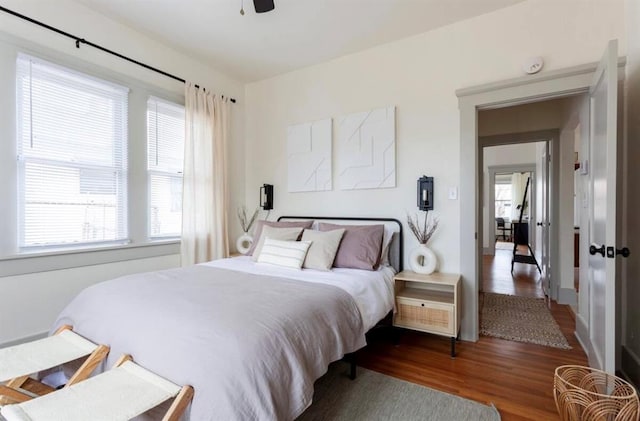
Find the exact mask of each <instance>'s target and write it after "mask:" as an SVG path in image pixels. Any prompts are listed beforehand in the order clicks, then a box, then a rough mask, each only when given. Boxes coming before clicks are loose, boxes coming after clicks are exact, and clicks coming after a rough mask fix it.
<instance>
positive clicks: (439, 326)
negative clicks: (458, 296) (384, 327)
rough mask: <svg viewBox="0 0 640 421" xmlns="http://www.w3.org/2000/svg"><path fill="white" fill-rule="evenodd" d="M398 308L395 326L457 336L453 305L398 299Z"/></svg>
mask: <svg viewBox="0 0 640 421" xmlns="http://www.w3.org/2000/svg"><path fill="white" fill-rule="evenodd" d="M396 306H397V310H398V312H397V313H396V315H395V318H394V325H396V326H400V327H407V328H411V329H416V330H423V331H426V332H433V333H443V334H447V335H450V336H456V332H455V328H454V320H455V318H454V306H453V305H448V304H441V303H436V302H432V301H424V300H416V299H412V298H404V297H397V301H396Z"/></svg>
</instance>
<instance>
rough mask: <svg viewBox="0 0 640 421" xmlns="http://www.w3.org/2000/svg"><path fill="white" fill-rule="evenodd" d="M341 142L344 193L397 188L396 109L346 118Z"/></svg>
mask: <svg viewBox="0 0 640 421" xmlns="http://www.w3.org/2000/svg"><path fill="white" fill-rule="evenodd" d="M337 138H338V141H337V142H338V143H337V148H338V185H339V187H340V189H341V190H354V189H378V188H385V187H395V186H396V125H395V107H387V108H378V109H375V110H371V111H368V112H362V113H355V114H350V115H348V116H345V117H342V118H341V119H339V120H338V127H337Z"/></svg>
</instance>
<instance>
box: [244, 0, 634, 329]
mask: <svg viewBox="0 0 640 421" xmlns="http://www.w3.org/2000/svg"><path fill="white" fill-rule="evenodd" d="M622 22H623V4H622V1H619V0H611V1H606V2H603V1H571V0H561V1H556V0H553V1H551V0H530V1H527V2H523V3H519V4H517V5H515V6H512V7H509V8H506V9H502V10H499V11H496V12H493V13H489V14H485V15H482V16H479V17H477V18H474V19H470V20H467V21H464V22H459V23H456V24H453V25H450V26H447V27H443V28H440V29H437V30H434V31H431V32H427V33H424V34H421V35H418V36H414V37H411V38H407V39H405V40H401V41H398V42H394V43H389V44H385V45H381V46H378V47H376V48H372V49H370V50H366V51H364V52H360V53H357V54H352V55H348V56H345V57H342V58H339V59H336V60H332V61H329V62H326V63H322V64H319V65H316V66H312V67H309V68H306V69H302V70H298V71H294V72H291V73H287V74H284V75H281V76H277V77H274V78H271V79H267V80H264V81H260V82H256V83H252V84H249V85H247V88H246V100H247V109H246V135H247V183H246V187H247V201H248V202H249V201H253V200H255V198H254V196H255V195H254V192H255V190H256V189H257V186H258V185H259V184H261V183H265V182H269V183H272V184H274V185H275V198H276V199H275V212H276V213H293V214H343V215H381V216H394V217H398V218H401V219H403V220H404V219H405V210H411V211H413V210H415V197H414V196H415V182H416V179H417V178H418V177H419V176H421V175H422V174H426V175H430V176H434V177H435V213H436V214H438V215H439V216H440V220H441V224H440V228H439V229H438V232H437V233H436V235H435V237H434V239H433V242H432V243H431V245H432V248H433V249H434V250H435V251H436V252H437V253H438V257H439V259H440V261H441V264H440V269H441V271H444V272H457V271H458V270H459V268H460V259H461V258H464V256H460V252H459V250H460V240H459V238H460V233H459V224H460V220H459V215H460V209H459V202H458V201H454V200H448V199H447V194H446V193H447V189H448V188H449V187H452V186H458V184H459V182H460V179H459V177H460V165H459V162H460V150H459V147H460V143H459V113H458V108H457V98H456V96H455V90H456V89H458V88H462V87H468V86H473V85H478V84H482V83H486V82H490V81H497V80H501V79H505V78H511V77H516V76H520V75H521V74H522V73H521V70H520V64H521V62H522V61H523V60H524V59H525V58H526V57H528V56H531V55H542V56H543V57H544V58H545V60H546V69H558V68H563V67H568V66H572V65H578V64H583V63H588V62H594V61H597V60H598V59H599V57H600V54H601V52H602V50H603V48H604V46H605V45H606V41H607V40H609V39H610V38H620V39H621V45H622V46H623V47H622V50H623V51H624V45H625V43H624V33H623V30H622ZM386 105H395V106H396V107H397V108H396V121H397V144H396V148H397V168H398V170H397V187H396V188H393V189H384V190H359V191H349V192H347V191H340V190H337V189H335V190H334V191H330V192H321V193H291V194H290V193H287V191H286V186H287V170H286V128H287V126H288V125H291V124H295V123H301V122H305V121H312V120H317V119H321V118H326V117H339V116H342V115H345V114H348V113H352V112H357V111H364V110H369V109H372V108H375V107H380V106H386ZM334 158H335V153H334ZM334 176H335V171H334ZM252 203H255V202H252ZM415 245H416V241H415V240H414V239H413V238H411V236H410V235H407V239H406V246H407V250H410V249H411V248H413V247H414V246H415ZM466 282H471V281H470V280H467V281H466ZM465 298H466V297H465ZM463 336H464V333H463Z"/></svg>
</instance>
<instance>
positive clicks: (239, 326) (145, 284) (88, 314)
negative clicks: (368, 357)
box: [54, 257, 393, 421]
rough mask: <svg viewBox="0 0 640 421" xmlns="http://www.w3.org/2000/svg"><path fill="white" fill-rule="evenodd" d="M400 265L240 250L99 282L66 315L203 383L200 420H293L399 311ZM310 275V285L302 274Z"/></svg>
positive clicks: (194, 414)
mask: <svg viewBox="0 0 640 421" xmlns="http://www.w3.org/2000/svg"><path fill="white" fill-rule="evenodd" d="M392 276H393V271H392V270H391V269H389V268H384V269H381V270H379V271H377V272H369V271H362V270H354V269H334V270H333V271H331V272H320V271H315V270H303V271H296V270H286V269H283V268H279V267H276V266H270V265H266V264H257V263H254V262H251V261H250V260H249V259H248V258H245V257H240V258H233V259H225V260H219V261H216V262H211V263H208V264H201V265H196V266H191V267H186V268H179V269H171V270H166V271H160V272H150V273H143V274H136V275H129V276H125V277H121V278H117V279H114V280H111V281H106V282H102V283H99V284H96V285H94V286H91V287H89V288H87V289H85V290H84V291H83V292H81V293H80V294H79V295H78V296H77V297H76V298H75V299H74V300H73V301H72V302H71V303H70V304H69V305H68V306H67V307H66V308H65V309H64V310H63V311H62V313H61V314H60V315H59V317H58V320H57V321H56V323H55V325H54V329H55V328H56V327H57V326H59V325H62V324H70V325H72V326H73V327H74V330H75V331H77V332H78V333H79V334H81V335H83V336H85V337H86V338H88V339H90V340H92V341H93V342H95V343H102V344H107V345H110V346H111V352H110V354H109V357H108V361H107V367H110V366H112V365H113V363H114V362H115V360H116V359H117V358H118V357H119V356H120V355H122V354H124V353H128V354H131V355H132V356H133V357H134V360H135V361H136V362H138V363H139V364H140V365H142V366H143V367H145V368H147V369H149V370H151V371H152V372H155V373H156V374H158V375H160V376H163V377H165V378H167V379H169V380H171V381H173V382H174V383H176V384H180V385H183V384H190V385H192V386H193V387H194V389H195V396H194V400H193V404H192V406H191V411H190V416H191V418H190V419H191V420H195V421H201V420H202V421H205V420H219V419H224V420H291V419H294V418H295V417H297V416H298V415H300V414H301V413H302V411H304V409H305V408H306V407H308V405H310V404H311V398H312V396H313V382H314V381H315V380H316V379H317V378H319V377H320V376H321V375H323V374H324V373H325V372H326V369H327V367H328V364H329V363H330V362H332V361H335V360H337V359H339V358H341V357H342V356H343V355H345V354H346V353H350V352H354V351H356V350H358V349H360V348H361V347H363V346H364V345H365V337H364V334H365V332H366V331H367V330H368V329H369V328H370V327H371V326H373V325H374V324H375V323H376V322H377V321H378V320H380V319H381V318H382V317H384V316H385V315H386V314H387V313H388V312H389V311H390V310H391V309H392V308H393V293H392V291H393V287H392V281H391V279H392ZM301 280H303V281H304V282H301Z"/></svg>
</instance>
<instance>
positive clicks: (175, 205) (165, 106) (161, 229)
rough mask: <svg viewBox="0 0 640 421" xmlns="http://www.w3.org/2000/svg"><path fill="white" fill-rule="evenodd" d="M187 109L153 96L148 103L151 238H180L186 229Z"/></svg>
mask: <svg viewBox="0 0 640 421" xmlns="http://www.w3.org/2000/svg"><path fill="white" fill-rule="evenodd" d="M184 135H185V114H184V107H183V106H181V105H179V104H175V103H171V102H168V101H164V100H161V99H158V98H154V97H151V98H150V99H149V101H147V169H148V172H149V236H150V237H151V238H159V237H178V236H179V235H180V231H181V228H182V168H183V161H184V158H183V157H184Z"/></svg>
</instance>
